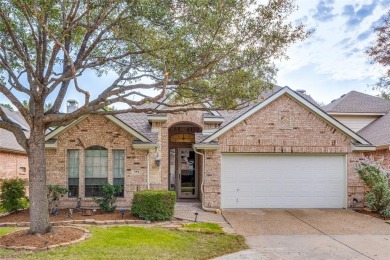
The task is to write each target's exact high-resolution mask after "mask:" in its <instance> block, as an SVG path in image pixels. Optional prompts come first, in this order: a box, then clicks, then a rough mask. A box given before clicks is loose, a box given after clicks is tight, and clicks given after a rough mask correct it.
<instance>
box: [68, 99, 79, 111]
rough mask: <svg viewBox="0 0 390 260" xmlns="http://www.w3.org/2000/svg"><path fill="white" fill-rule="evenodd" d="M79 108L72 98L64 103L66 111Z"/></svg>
mask: <svg viewBox="0 0 390 260" xmlns="http://www.w3.org/2000/svg"><path fill="white" fill-rule="evenodd" d="M78 108H79V103H78V102H77V101H76V100H74V99H69V100H68V101H67V104H66V112H67V113H72V112H74V111H76V110H77V109H78Z"/></svg>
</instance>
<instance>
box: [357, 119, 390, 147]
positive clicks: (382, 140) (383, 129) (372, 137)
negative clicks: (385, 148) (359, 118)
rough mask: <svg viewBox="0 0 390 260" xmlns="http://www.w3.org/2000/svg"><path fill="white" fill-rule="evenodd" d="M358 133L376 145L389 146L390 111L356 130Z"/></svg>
mask: <svg viewBox="0 0 390 260" xmlns="http://www.w3.org/2000/svg"><path fill="white" fill-rule="evenodd" d="M358 134H359V135H360V136H362V137H363V138H365V139H366V140H368V141H369V142H370V143H372V144H374V145H376V146H379V145H389V146H390V112H389V113H387V114H386V115H384V116H382V117H380V118H378V119H377V120H375V121H374V122H372V123H371V124H369V125H367V126H366V127H364V128H363V129H361V130H360V131H358Z"/></svg>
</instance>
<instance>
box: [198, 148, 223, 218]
mask: <svg viewBox="0 0 390 260" xmlns="http://www.w3.org/2000/svg"><path fill="white" fill-rule="evenodd" d="M192 148H193V149H194V152H195V153H196V154H199V155H200V156H202V173H201V174H202V183H201V185H200V191H201V192H202V201H201V205H202V209H203V210H204V211H209V212H215V211H216V210H217V209H215V208H208V207H205V206H204V205H203V202H204V165H205V158H204V154H203V153H200V152H198V151H197V150H196V147H195V146H194V145H193V146H192Z"/></svg>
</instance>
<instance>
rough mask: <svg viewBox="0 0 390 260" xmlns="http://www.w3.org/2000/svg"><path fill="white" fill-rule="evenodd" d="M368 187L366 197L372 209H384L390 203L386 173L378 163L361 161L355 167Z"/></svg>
mask: <svg viewBox="0 0 390 260" xmlns="http://www.w3.org/2000/svg"><path fill="white" fill-rule="evenodd" d="M356 171H357V172H358V174H359V176H360V177H361V178H362V180H363V182H364V183H365V184H366V186H367V188H368V190H369V191H368V192H367V194H366V199H367V202H368V207H369V208H370V209H371V210H372V211H383V210H386V209H387V208H388V207H389V205H390V189H389V182H388V177H387V174H386V173H385V172H384V170H383V169H382V168H381V167H380V165H379V164H378V163H375V162H372V161H368V162H363V163H360V164H359V165H358V167H357V168H356Z"/></svg>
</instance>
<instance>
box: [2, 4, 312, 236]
mask: <svg viewBox="0 0 390 260" xmlns="http://www.w3.org/2000/svg"><path fill="white" fill-rule="evenodd" d="M294 9H295V6H294V5H293V3H292V1H290V0H270V1H269V2H268V3H266V4H259V3H258V1H252V0H215V1H210V0H174V1H170V0H155V1H152V0H96V1H93V0H8V1H7V0H4V1H1V2H0V69H1V75H2V77H1V81H0V93H2V94H3V95H4V96H5V97H6V98H7V99H8V100H9V101H10V102H11V103H12V104H13V105H14V106H15V107H16V108H17V109H18V110H19V112H20V113H21V114H22V115H23V117H24V118H25V119H26V121H27V123H28V124H29V126H30V136H29V137H26V135H25V134H24V132H23V130H22V129H21V127H20V126H19V125H17V124H15V123H14V122H13V121H12V120H10V119H9V118H8V117H7V116H6V114H5V113H4V112H3V111H2V110H1V109H0V117H1V119H2V120H1V121H0V127H1V128H5V129H7V130H9V131H11V132H13V133H14V135H15V137H16V139H17V141H18V143H19V144H20V145H21V146H22V147H23V148H24V149H25V150H26V152H27V155H28V159H29V167H30V176H29V192H30V232H31V233H45V232H48V231H49V230H50V223H49V215H48V205H47V199H46V193H45V191H46V166H45V165H46V164H45V132H46V130H47V129H48V128H49V127H55V126H61V125H66V124H69V123H70V122H72V121H73V120H75V119H77V118H79V117H80V116H82V115H86V114H108V113H110V114H115V113H124V112H129V111H131V112H162V113H165V112H167V111H153V110H152V109H151V108H150V106H142V105H143V104H145V103H161V102H163V101H161V100H163V99H162V97H163V96H165V95H167V94H171V93H175V95H176V96H177V97H178V98H179V99H180V100H181V102H176V103H177V104H178V105H176V106H175V107H171V106H169V105H168V106H166V107H167V109H169V110H171V112H172V111H179V110H185V109H191V105H193V104H199V103H202V102H204V101H212V105H213V108H215V109H220V108H226V109H234V108H237V107H240V106H241V105H243V104H245V103H246V102H248V101H251V100H253V99H255V98H256V97H257V96H258V95H259V94H260V93H261V92H262V91H263V90H264V89H265V88H267V87H269V86H270V84H271V82H272V81H273V77H274V75H275V72H276V69H275V66H274V64H273V61H274V60H275V59H279V58H282V57H284V53H285V50H286V48H287V47H288V46H289V45H290V44H292V43H294V42H296V41H299V40H302V39H304V38H305V37H306V36H307V34H306V33H305V32H304V30H303V26H301V25H299V26H296V27H295V26H293V25H292V24H291V23H289V22H287V18H288V16H289V15H290V13H291V12H292V11H294ZM91 71H94V72H95V73H96V77H98V76H102V75H105V74H107V73H109V75H111V76H112V75H116V78H115V80H113V81H112V82H111V83H110V84H108V85H106V86H103V87H104V88H103V89H104V90H103V91H102V92H101V93H98V94H97V93H96V90H94V86H89V85H81V84H80V83H79V82H80V78H82V77H83V75H84V74H85V73H86V72H91ZM72 89H73V90H74V89H75V90H76V91H77V92H78V93H79V95H80V96H82V97H83V98H82V100H84V102H83V103H82V104H81V106H80V107H79V108H78V109H77V110H76V111H74V112H72V113H67V114H65V113H61V112H60V108H61V105H62V104H63V103H64V99H65V96H66V94H67V93H68V92H69V91H70V90H72ZM145 90H153V92H150V91H149V92H147V91H145ZM91 93H92V94H93V95H92V96H93V98H92V97H91ZM145 93H155V94H154V95H146V94H145ZM21 96H23V98H21ZM26 96H27V97H28V103H29V105H28V107H29V109H26V108H25V107H24V106H23V104H22V102H21V100H23V99H25V97H26ZM45 102H52V107H51V108H50V109H48V110H47V111H45ZM118 102H119V103H122V105H121V106H120V107H124V105H125V108H123V109H116V110H113V111H105V110H103V109H102V108H104V107H106V106H110V105H112V104H114V103H118ZM179 104H180V105H179Z"/></svg>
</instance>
